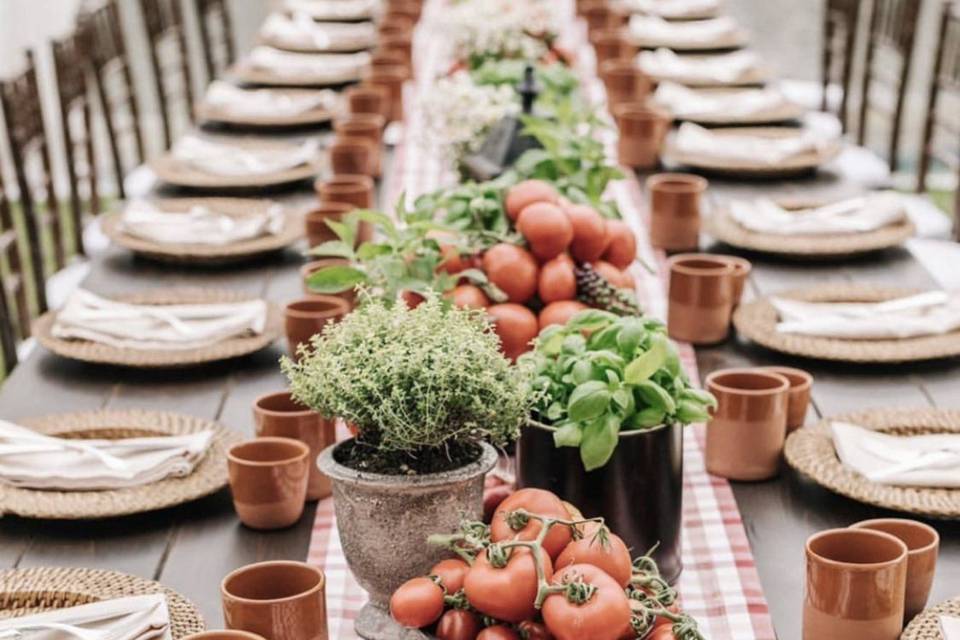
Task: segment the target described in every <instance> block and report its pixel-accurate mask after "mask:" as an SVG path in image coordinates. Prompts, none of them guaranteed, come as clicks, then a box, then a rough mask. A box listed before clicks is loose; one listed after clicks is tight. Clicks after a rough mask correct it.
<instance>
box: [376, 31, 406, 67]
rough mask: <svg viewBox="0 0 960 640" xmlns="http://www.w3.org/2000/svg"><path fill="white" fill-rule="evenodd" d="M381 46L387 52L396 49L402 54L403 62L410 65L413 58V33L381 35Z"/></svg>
mask: <svg viewBox="0 0 960 640" xmlns="http://www.w3.org/2000/svg"><path fill="white" fill-rule="evenodd" d="M379 46H380V48H381V49H383V50H384V51H386V52H388V53H389V52H391V51H395V52H397V53H398V54H400V55H401V56H402V59H403V64H405V65H407V66H408V67H409V66H410V64H411V61H412V60H413V34H412V33H405V34H402V33H401V34H392V35H386V34H384V35H381V36H380V39H379Z"/></svg>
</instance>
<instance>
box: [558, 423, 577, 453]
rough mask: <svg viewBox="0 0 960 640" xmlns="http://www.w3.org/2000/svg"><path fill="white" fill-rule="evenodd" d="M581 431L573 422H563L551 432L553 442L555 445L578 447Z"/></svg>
mask: <svg viewBox="0 0 960 640" xmlns="http://www.w3.org/2000/svg"><path fill="white" fill-rule="evenodd" d="M582 437H583V432H582V431H581V430H580V426H579V425H577V424H574V423H573V422H565V423H564V424H562V425H560V426H559V427H557V430H556V431H554V432H553V444H554V445H555V446H557V447H579V446H580V440H581V439H582Z"/></svg>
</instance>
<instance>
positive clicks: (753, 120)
mask: <svg viewBox="0 0 960 640" xmlns="http://www.w3.org/2000/svg"><path fill="white" fill-rule="evenodd" d="M652 100H653V102H654V103H655V104H656V105H657V106H659V107H662V108H664V109H666V110H667V111H669V112H670V113H671V114H672V115H673V118H674V119H675V120H682V121H689V122H695V123H699V124H716V125H724V124H729V125H733V124H768V123H775V122H783V121H788V120H795V119H797V118H799V117H800V116H801V115H803V108H802V107H800V105H797V104H795V103H793V102H790V101H789V100H788V99H787V97H786V96H784V95H783V93H782V92H781V91H780V90H779V89H777V88H776V87H775V86H768V87H765V88H758V89H691V88H688V87H686V86H684V85H682V84H678V83H675V82H669V81H667V82H661V83H660V84H659V86H658V87H657V90H656V91H655V92H654V93H653V96H652Z"/></svg>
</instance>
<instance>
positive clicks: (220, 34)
mask: <svg viewBox="0 0 960 640" xmlns="http://www.w3.org/2000/svg"><path fill="white" fill-rule="evenodd" d="M195 4H196V8H197V22H198V24H199V25H200V43H201V45H202V46H203V63H204V66H205V67H206V70H207V81H208V82H210V81H212V80H213V79H214V78H217V77H218V76H220V75H222V74H223V72H224V71H226V70H227V68H228V67H229V66H230V65H232V64H233V62H234V60H235V59H236V49H235V48H234V44H233V23H232V21H231V19H230V11H229V10H228V8H227V0H195Z"/></svg>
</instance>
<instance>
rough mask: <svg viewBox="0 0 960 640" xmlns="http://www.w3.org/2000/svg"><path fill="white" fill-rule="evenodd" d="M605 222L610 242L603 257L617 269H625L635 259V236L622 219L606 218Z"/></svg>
mask: <svg viewBox="0 0 960 640" xmlns="http://www.w3.org/2000/svg"><path fill="white" fill-rule="evenodd" d="M606 224H607V235H609V236H610V244H609V245H607V250H606V251H604V252H603V259H604V260H606V261H607V262H609V263H610V264H612V265H613V266H615V267H616V268H617V269H626V268H627V267H629V266H630V265H631V264H633V261H634V260H636V259H637V236H635V235H633V230H632V229H631V228H630V227H629V225H627V223H626V222H624V221H623V220H607V221H606Z"/></svg>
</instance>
